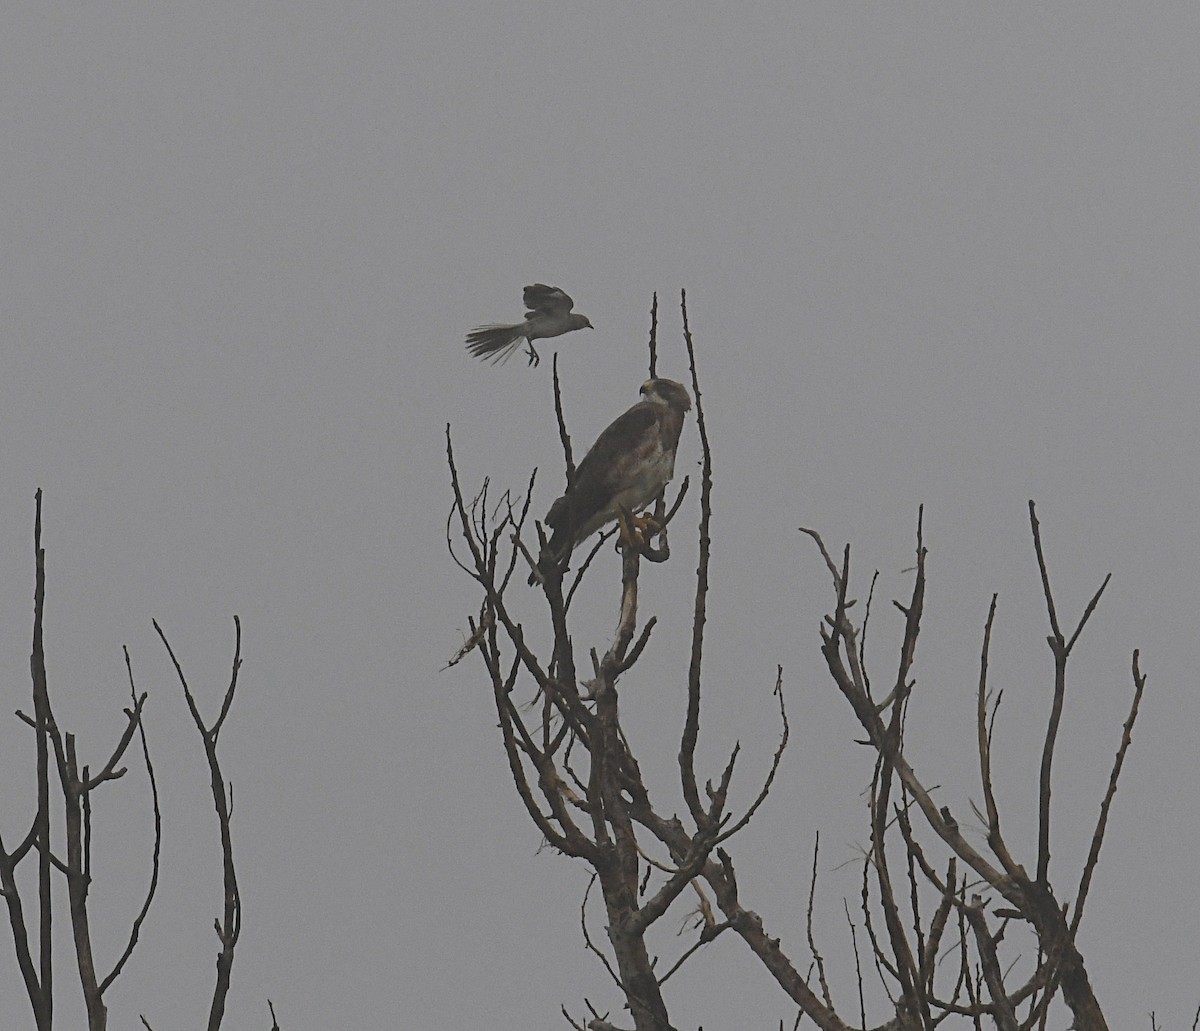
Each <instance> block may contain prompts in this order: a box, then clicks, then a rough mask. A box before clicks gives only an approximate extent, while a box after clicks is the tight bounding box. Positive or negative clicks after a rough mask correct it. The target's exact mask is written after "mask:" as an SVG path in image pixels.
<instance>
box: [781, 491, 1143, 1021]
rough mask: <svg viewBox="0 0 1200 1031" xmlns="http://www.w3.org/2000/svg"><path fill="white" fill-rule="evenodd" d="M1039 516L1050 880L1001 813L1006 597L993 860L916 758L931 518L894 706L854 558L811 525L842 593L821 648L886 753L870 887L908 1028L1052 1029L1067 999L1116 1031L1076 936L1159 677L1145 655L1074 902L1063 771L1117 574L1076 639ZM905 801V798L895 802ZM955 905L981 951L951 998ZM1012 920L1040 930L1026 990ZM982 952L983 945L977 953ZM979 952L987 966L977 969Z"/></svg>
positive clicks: (985, 785)
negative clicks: (873, 653)
mask: <svg viewBox="0 0 1200 1031" xmlns="http://www.w3.org/2000/svg"><path fill="white" fill-rule="evenodd" d="M1029 518H1030V525H1031V529H1032V535H1033V543H1034V550H1035V553H1036V556H1037V562H1038V568H1039V571H1040V574H1041V581H1042V587H1043V594H1044V597H1045V602H1046V611H1047V615H1048V617H1049V622H1050V628H1051V633H1050V636H1049V637H1048V638H1047V641H1048V643H1049V645H1050V650H1051V654H1052V656H1053V658H1054V681H1053V683H1054V686H1053V690H1052V693H1051V704H1050V711H1049V714H1048V716H1047V721H1046V729H1045V739H1044V745H1043V751H1042V762H1041V766H1040V770H1039V780H1038V791H1037V812H1038V827H1039V833H1038V847H1037V856H1036V867H1035V869H1036V871H1037V872H1036V874H1034V875H1032V876H1031V875H1030V874H1029V873H1028V872H1027V870H1026V867H1025V866H1024V865H1022V864H1021V863H1020V862H1018V861H1017V860H1016V859H1015V858H1014V856H1013V852H1012V850H1011V848H1010V846H1009V844H1008V842H1007V841H1006V839H1005V838H1004V835H1003V833H1002V831H1001V818H1000V809H999V806H998V804H997V801H996V796H995V791H994V789H993V785H992V730H993V724H994V720H995V715H996V710H997V708H998V706H999V704H1000V696H999V694H998V695H997V696H996V698H995V699H994V700H993V699H991V697H990V693H989V690H988V653H989V648H990V644H991V636H992V627H993V624H994V620H995V618H996V605H997V598H996V596H993V597H992V601H991V606H990V608H989V611H988V615H987V620H986V622H985V624H984V630H983V647H982V653H981V657H980V674H979V684H978V689H977V696H976V699H977V701H976V719H975V728H974V730H975V738H976V748H977V753H978V759H979V775H980V788H981V791H982V798H983V803H984V808H983V811H980V810H979V809H977V808H976V809H975V816H976V817H977V818H978V819H979V820H980V822H981V823H982V824H983V826H984V829H985V831H986V837H985V840H986V844H987V850H988V853H990V854H986V855H985V854H984V853H982V852H980V851H979V850H977V849H976V848H975V847H974V846H973V845H972V844H971V843H970V842H969V841H968V840H967V839H966V838H965V837H964V835H963V833H962V830H961V829H960V822H959V820H958V819H957V818H956V817H955V816H954V815H953V814H952V813H951V811H950V809H949V807H947V806H944V805H943V806H938V805H937V804H936V802H935V801H934V799H933V790H934V789H933V788H931V787H930V786H928V785H927V784H926V783H925V782H923V781H922V780H921V779H920V778H919V777H918V776H917V775H916V773H915V772H914V769H913V764H912V763H911V762H910V761H909V758H908V754H907V752H906V749H905V742H904V731H905V716H906V712H907V706H908V701H909V698H910V697H911V693H912V691H913V688H914V686H915V684H916V679H915V676H914V675H913V668H914V659H915V655H916V649H917V641H918V637H919V635H920V629H921V617H922V613H923V607H924V598H925V587H926V581H925V554H926V553H925V546H924V540H923V532H922V525H921V520H920V519H918V523H917V564H916V570H915V574H916V575H915V578H914V583H913V592H912V596H911V599H910V600H909V602H908V604H907V605H901V604H900V603H899V602H897V603H895V604H896V605H897V607H898V608H899V609H900V611H901V612H902V613H903V615H904V618H905V623H904V633H903V638H902V642H901V648H900V661H899V664H898V668H897V672H896V678H895V681H894V682H893V686H892V687H891V690H890V691H889V693H888V694H887V696H886V697H885V698H883V699H882V700H877V699H876V698H875V697H874V696H873V694H872V691H871V682H870V678H869V677H868V675H867V672H866V667H865V661H864V653H863V648H862V646H861V637H862V635H863V634H864V633H865V629H866V619H867V617H866V616H864V621H863V625H862V626H861V627H859V628H856V627H855V626H854V625H853V624H852V622H851V620H850V618H849V615H848V611H849V609H850V607H851V606H852V605H853V601H852V600H850V599H848V597H847V592H848V585H849V582H850V549H849V547H847V548H846V549H845V551H844V553H843V556H842V561H841V564H840V566H839V565H838V564H837V563H835V562H834V560H833V558H832V556H831V555H830V554H829V552H828V551H827V550H826V548H825V545H824V542H823V541H822V540H821V537H820V535H819V534H817V533H816V532H815V531H812V530H807V529H804V530H802V532H804V533H806V534H808V535H809V536H811V537H812V538H813V540H814V541H815V542H816V544H817V546H818V548H819V549H820V551H821V555H822V556H823V558H824V559H825V563H826V566H827V567H828V569H829V572H830V575H831V577H832V579H833V584H834V590H835V594H836V605H835V607H834V610H833V612H832V613H831V614H830V615H829V616H827V617H826V621H825V625H824V626H822V628H821V638H822V649H821V650H822V653H823V655H824V657H825V661H826V664H827V665H828V668H829V672H830V674H831V676H832V677H833V680H834V682H835V683H836V685H837V687H838V689H839V690H840V691H841V693H842V695H843V696H844V697H845V698H846V700H847V701H848V702H849V703H850V706H851V708H852V709H853V711H854V714H855V716H856V717H857V719H858V721H859V723H860V725H861V726H862V728H863V730H864V731H866V734H867V742H868V743H869V744H870V745H871V747H872V748H873V749H874V750H875V752H876V757H877V759H876V764H875V772H874V775H873V778H872V781H871V786H870V816H871V828H872V834H871V847H870V850H869V854H868V858H867V863H866V866H865V868H864V899H865V898H866V890H867V889H866V884H867V879H868V878H869V877H873V880H874V883H875V889H876V892H877V903H878V906H879V908H880V909H881V910H882V912H883V916H884V932H883V934H881V935H880V936H879V937H876V936H875V935H874V932H873V931H872V932H871V933H872V943H873V947H874V949H875V952H876V956H877V958H878V961H879V965H880V967H881V968H882V969H883V970H884V971H886V978H885V980H886V981H888V982H890V984H889V988H890V989H891V991H892V992H893V993H894V997H895V998H896V1000H897V1019H898V1020H900V1026H902V1027H909V1026H911V1027H914V1028H918V1027H919V1028H925V1027H932V1026H934V1025H935V1024H936V1023H938V1022H939V1020H940V1019H941V1018H943V1017H944V1016H946V1015H948V1014H952V1013H957V1014H962V1015H966V1016H973V1017H976V1018H978V1017H981V1016H985V1015H986V1016H987V1017H989V1018H990V1019H991V1020H992V1021H993V1022H994V1023H995V1024H996V1026H997V1027H998V1028H1001V1029H1003V1031H1016V1029H1017V1028H1027V1027H1035V1026H1037V1027H1040V1026H1044V1024H1045V1020H1046V1014H1047V1013H1048V1008H1049V1005H1050V1002H1051V1001H1052V1000H1053V999H1054V998H1055V997H1056V996H1057V995H1058V993H1059V992H1061V994H1062V998H1063V1001H1064V1002H1065V1003H1066V1005H1067V1006H1068V1007H1069V1008H1070V1010H1071V1013H1072V1016H1073V1017H1074V1027H1075V1028H1077V1029H1078V1031H1107V1027H1108V1024H1107V1023H1106V1021H1105V1018H1104V1015H1103V1012H1102V1010H1101V1008H1100V1004H1099V1002H1098V1001H1097V998H1096V995H1095V993H1094V991H1093V989H1092V985H1091V981H1090V979H1089V977H1088V973H1087V968H1086V965H1085V963H1084V959H1083V956H1082V954H1081V953H1080V951H1079V948H1078V945H1077V941H1076V937H1077V932H1078V930H1079V925H1080V921H1081V920H1082V917H1083V909H1084V904H1085V902H1086V900H1087V895H1088V889H1089V887H1090V885H1091V881H1092V877H1093V875H1094V873H1095V869H1096V864H1097V862H1098V860H1099V855H1100V849H1101V846H1102V844H1103V841H1104V835H1105V831H1106V828H1107V825H1108V816H1109V811H1110V808H1111V805H1112V800H1113V796H1114V795H1115V793H1116V789H1117V782H1118V779H1119V777H1120V773H1121V769H1122V766H1123V764H1124V761H1125V754H1126V751H1127V750H1128V748H1129V744H1130V740H1131V737H1132V732H1133V726H1134V722H1135V721H1136V719H1137V714H1138V707H1139V705H1140V704H1141V699H1142V692H1143V689H1144V687H1145V683H1146V678H1145V675H1144V674H1142V672H1141V670H1140V668H1139V660H1138V653H1137V652H1136V651H1135V652H1134V653H1133V660H1132V679H1133V697H1132V700H1131V703H1130V709H1129V714H1128V717H1127V718H1126V720H1125V725H1124V729H1123V732H1122V735H1121V740H1120V743H1119V745H1118V748H1117V752H1116V757H1115V759H1114V762H1113V765H1112V769H1111V772H1110V774H1109V778H1108V784H1107V787H1106V789H1105V792H1104V795H1103V798H1102V801H1101V804H1100V814H1099V818H1098V820H1097V823H1096V826H1095V829H1094V832H1093V834H1092V841H1091V846H1090V848H1089V851H1088V855H1087V857H1086V859H1085V860H1084V862H1083V865H1082V867H1081V869H1080V870H1079V871H1078V872H1077V873H1076V874H1075V875H1074V876H1073V877H1071V878H1070V879H1071V880H1074V881H1075V882H1076V884H1077V887H1076V888H1075V890H1074V892H1073V897H1068V899H1067V900H1061V899H1060V898H1059V895H1058V894H1057V893H1056V891H1055V888H1054V886H1053V884H1052V882H1051V878H1050V876H1049V867H1050V844H1049V842H1050V836H1049V828H1050V818H1051V790H1050V782H1051V776H1050V775H1051V769H1052V766H1053V761H1054V749H1055V744H1056V742H1057V735H1058V730H1059V722H1060V718H1061V714H1062V708H1063V698H1064V695H1065V692H1066V684H1067V659H1068V657H1069V656H1070V654H1071V651H1072V649H1073V648H1074V646H1075V644H1076V642H1077V641H1078V640H1079V636H1080V634H1081V633H1082V632H1083V628H1084V626H1085V625H1086V624H1087V621H1088V619H1089V618H1090V617H1091V615H1092V613H1093V612H1094V611H1095V609H1096V606H1097V604H1098V603H1099V601H1100V597H1101V595H1102V594H1103V593H1104V589H1105V587H1107V585H1108V582H1109V579H1110V577H1109V576H1106V577H1105V578H1104V581H1103V583H1101V585H1100V587H1099V589H1098V590H1097V591H1096V593H1095V594H1094V595H1093V597H1092V599H1091V600H1090V601H1089V602H1088V604H1087V606H1086V607H1085V608H1084V611H1083V613H1082V615H1081V616H1080V618H1079V621H1078V623H1077V624H1076V626H1075V628H1074V630H1073V631H1072V632H1071V634H1070V637H1067V636H1066V635H1065V634H1064V633H1063V631H1062V629H1061V628H1060V625H1059V620H1058V614H1057V611H1056V607H1055V603H1054V595H1053V592H1052V590H1051V586H1050V577H1049V573H1048V572H1047V566H1046V558H1045V553H1044V550H1043V547H1042V536H1041V530H1040V526H1039V523H1038V520H1037V513H1036V509H1035V507H1034V504H1033V502H1032V501H1031V502H1030V503H1029ZM867 612H868V613H869V603H868V609H867ZM897 794H898V795H899V798H898V799H897V800H895V801H893V799H894V796H896V795H897ZM914 813H915V814H916V815H917V816H918V817H919V820H918V821H916V822H914V820H913V818H912V815H913V814H914ZM918 826H919V827H920V829H921V830H923V832H924V833H925V834H927V835H932V837H933V839H934V840H936V841H938V842H940V846H941V848H942V850H943V851H944V852H948V853H949V854H950V859H949V863H948V866H947V870H946V873H945V874H944V875H943V874H939V872H938V871H937V870H936V869H935V868H934V866H933V865H932V864H931V863H930V862H929V860H928V859H927V858H926V856H927V852H926V848H927V845H926V844H922V842H921V840H920V838H919V835H918ZM893 828H894V830H893ZM897 837H898V840H897ZM892 844H895V847H896V851H898V852H899V853H900V855H902V856H903V857H904V858H905V860H906V870H905V878H906V881H907V886H908V889H909V890H908V895H909V901H908V909H909V911H908V913H907V914H905V913H904V912H903V910H904V904H903V903H902V902H901V901H900V899H899V898H898V892H897V890H896V886H895V883H894V881H893V876H892V864H891V860H890V859H889V855H890V854H891V852H892V848H891V846H892ZM958 864H962V866H963V867H965V868H966V869H967V870H968V871H970V874H967V873H964V874H963V875H962V877H961V878H959V877H958V876H957V870H958V868H959V867H958ZM930 886H931V887H932V889H933V894H934V897H935V898H936V899H937V900H938V901H937V905H936V910H935V912H934V914H933V916H932V917H929V916H928V915H926V913H925V912H924V911H923V910H922V909H921V903H920V899H921V896H922V890H921V889H922V887H925V888H926V889H927V888H928V887H930ZM952 908H953V909H956V910H957V911H958V912H959V913H960V916H961V918H962V919H963V920H964V921H965V928H966V930H968V931H969V936H970V939H971V941H970V943H967V942H966V941H965V935H964V943H963V947H962V963H961V964H960V966H959V969H958V971H957V972H956V974H955V975H954V977H953V978H952V984H951V986H950V990H949V994H944V993H940V992H939V991H938V989H937V986H936V985H935V982H934V978H935V975H936V973H937V965H936V959H937V944H938V943H940V940H941V936H942V934H943V933H944V931H945V927H946V922H947V919H948V916H949V914H950V911H951V909H952ZM869 912H870V911H869V909H868V908H867V907H866V905H865V904H864V915H865V918H866V920H867V921H868V928H869V929H870V924H869V921H870V915H869ZM1010 924H1015V925H1017V926H1018V927H1023V928H1025V929H1027V931H1028V933H1030V934H1032V936H1033V939H1034V943H1035V945H1036V955H1037V961H1036V963H1035V964H1034V967H1033V969H1032V970H1031V971H1030V972H1029V973H1028V974H1027V975H1025V976H1024V977H1023V978H1022V979H1020V983H1017V984H1014V983H1013V981H1012V978H1011V976H1007V975H1008V971H1010V970H1011V969H1012V967H1011V966H1007V967H1006V966H1004V965H1003V964H1002V962H1001V959H1000V951H1001V947H1002V943H1003V942H1004V941H1005V937H1006V933H1007V929H1008V927H1009V926H1010ZM910 926H911V927H912V928H913V931H912V933H910V930H909V928H910ZM926 929H928V933H926ZM969 944H970V945H971V948H968V945H969ZM972 950H973V955H974V960H973V961H970V960H969V956H970V955H971V954H972ZM969 963H973V965H969ZM973 982H974V985H976V986H978V985H981V986H982V991H979V990H978V989H977V988H973ZM964 996H965V1002H964V1001H963V1000H964Z"/></svg>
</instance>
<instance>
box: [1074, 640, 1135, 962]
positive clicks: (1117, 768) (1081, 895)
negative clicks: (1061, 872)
mask: <svg viewBox="0 0 1200 1031" xmlns="http://www.w3.org/2000/svg"><path fill="white" fill-rule="evenodd" d="M1145 686H1146V677H1145V674H1143V673H1142V672H1141V670H1140V669H1139V668H1138V653H1137V651H1134V653H1133V702H1132V703H1131V704H1130V706H1129V715H1128V716H1127V717H1126V718H1125V726H1124V727H1123V728H1122V731H1121V743H1120V745H1119V746H1118V747H1117V755H1116V758H1115V759H1114V760H1113V767H1112V773H1110V774H1109V777H1108V790H1107V791H1105V792H1104V801H1103V802H1101V803H1100V819H1099V820H1097V821H1096V829H1095V831H1094V832H1093V833H1092V844H1091V847H1090V848H1089V849H1088V857H1087V861H1086V862H1085V863H1084V865H1083V877H1082V878H1081V879H1080V882H1079V892H1078V893H1077V894H1076V896H1075V912H1074V914H1073V915H1072V917H1071V937H1072V938H1074V937H1075V933H1076V932H1077V931H1078V930H1079V922H1080V920H1082V919H1083V906H1084V903H1085V902H1086V901H1087V894H1088V888H1089V887H1091V883H1092V875H1093V874H1094V873H1095V870H1096V863H1097V861H1098V860H1099V858H1100V846H1101V845H1102V844H1103V843H1104V832H1105V830H1106V828H1107V827H1108V813H1109V809H1110V808H1111V806H1112V800H1113V796H1114V795H1115V794H1116V793H1117V780H1118V778H1120V776H1121V766H1122V765H1123V764H1124V762H1125V753H1126V752H1127V751H1128V750H1129V744H1130V742H1131V741H1132V740H1133V725H1134V723H1136V722H1137V716H1138V706H1139V705H1141V703H1142V690H1143V688H1145Z"/></svg>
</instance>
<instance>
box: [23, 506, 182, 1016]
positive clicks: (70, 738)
mask: <svg viewBox="0 0 1200 1031" xmlns="http://www.w3.org/2000/svg"><path fill="white" fill-rule="evenodd" d="M33 535H34V558H35V580H34V616H33V651H32V653H31V655H30V672H31V675H32V680H33V716H32V717H31V716H28V715H26V714H25V713H23V712H20V711H18V712H17V716H18V717H19V718H20V719H21V720H22V721H23V722H25V723H26V724H28V725H29V726H30V727H31V728H32V729H33V732H34V736H35V742H36V784H37V788H36V797H37V808H36V811H35V814H34V818H33V822H32V826H31V828H30V831H29V833H28V834H27V835H26V836H25V838H24V839H23V840H22V841H21V843H20V844H18V845H17V847H16V848H14V849H13V850H12V851H11V852H9V851H8V850H7V849H6V848H5V846H4V843H3V841H0V892H2V893H3V895H4V898H5V902H6V904H7V907H8V916H9V927H10V929H11V931H12V939H13V946H14V948H15V950H16V954H17V964H18V966H19V968H20V970H21V974H22V978H23V980H24V984H25V991H26V994H27V995H28V997H29V1002H30V1005H31V1007H32V1009H33V1016H34V1023H35V1025H36V1026H37V1027H38V1029H39V1031H42V1029H49V1028H50V1027H51V1026H52V1025H53V1020H54V964H53V949H52V944H53V943H52V930H53V920H54V917H53V914H54V891H53V885H52V882H51V873H52V871H54V870H57V871H58V872H59V873H60V874H62V875H63V876H64V877H65V879H66V886H67V900H68V907H67V912H68V919H69V921H70V925H71V932H72V938H73V942H74V951H75V960H76V968H77V972H78V975H79V983H80V987H81V988H82V990H83V997H84V1003H85V1005H86V1008H87V1019H88V1028H89V1031H103V1029H104V1028H105V1027H106V1026H107V1022H108V1012H107V1008H106V1007H105V1005H104V993H105V991H106V990H107V989H108V987H109V986H110V985H111V984H112V983H113V981H115V980H116V978H117V977H118V976H119V975H120V973H121V971H122V969H123V968H124V966H125V964H126V962H127V961H128V959H129V957H130V956H131V955H132V953H133V950H134V947H135V946H136V944H137V940H138V933H139V931H140V929H141V926H142V922H143V921H144V920H145V917H146V913H147V912H148V911H149V908H150V904H151V902H152V901H153V898H154V893H155V890H156V888H157V885H158V875H159V854H160V847H161V843H162V822H161V814H160V811H159V807H158V788H157V784H156V782H155V779H154V767H153V765H152V764H151V762H150V752H149V749H148V746H147V743H146V731H145V725H144V723H143V720H142V710H143V707H144V705H145V703H146V695H145V693H142V694H140V695H139V694H138V692H137V689H136V687H135V686H134V681H133V669H132V666H131V665H130V663H129V656H128V653H126V656H125V658H126V670H127V672H128V674H129V688H130V695H131V699H132V703H133V704H132V706H131V707H130V708H128V709H126V710H125V717H126V722H125V728H124V730H123V732H122V733H121V736H120V739H119V740H118V742H117V744H116V746H115V747H114V748H113V750H112V752H111V754H110V755H109V757H108V759H107V760H106V761H105V763H104V765H103V766H102V767H101V768H100V771H99V772H98V773H96V774H94V775H93V774H92V773H91V770H90V768H89V767H88V766H87V765H82V766H81V765H80V762H79V758H78V751H77V747H76V741H75V735H74V734H72V733H69V732H64V731H61V730H60V729H59V726H58V723H57V722H56V720H55V718H54V712H53V708H52V706H51V703H50V690H49V685H48V681H47V677H46V659H45V646H44V637H43V617H44V612H45V598H46V553H45V550H44V549H43V548H42V492H41V491H40V490H39V491H38V492H37V493H36V495H35V515H34V534H33ZM135 733H137V734H138V735H139V737H140V740H141V745H142V756H143V759H144V761H145V764H146V772H147V775H148V777H149V780H150V790H151V800H152V806H153V811H154V828H155V830H154V849H153V857H152V860H151V874H150V884H149V887H148V889H147V892H146V895H145V898H144V900H143V902H142V905H141V907H140V909H139V911H138V913H137V915H136V916H135V917H134V919H133V922H132V925H131V928H130V932H129V938H128V941H127V942H126V943H125V945H124V946H123V948H122V949H121V952H120V953H119V955H118V956H117V959H116V960H115V962H114V963H113V965H112V967H111V968H110V969H109V971H108V972H107V973H104V974H101V973H100V972H98V970H97V966H96V958H95V950H94V946H93V941H92V931H91V921H90V916H89V910H88V902H89V894H90V891H91V887H92V806H91V798H92V793H93V792H94V791H96V789H98V788H99V787H100V786H101V785H102V784H107V783H109V782H110V781H116V780H119V779H120V778H121V777H123V776H124V775H125V773H126V767H124V766H121V765H119V764H120V763H121V761H122V759H123V758H124V755H125V752H126V751H127V749H128V748H129V745H130V744H131V743H132V741H133V737H134V734H135ZM52 755H53V760H54V771H55V773H56V774H57V780H58V785H59V788H60V789H61V791H62V802H63V815H64V823H65V841H64V844H65V849H66V851H65V854H59V853H57V852H56V851H55V849H54V846H53V843H52V841H51V837H50V827H51V821H50V812H51V798H50V795H51V792H50V779H51V774H50V768H51V756H52ZM31 850H32V851H34V852H36V853H37V855H38V896H37V910H38V958H39V960H38V963H37V965H36V966H35V964H34V961H33V953H32V948H31V946H30V942H29V932H28V928H27V926H26V922H25V917H24V902H23V900H22V897H21V892H20V889H19V887H18V885H17V881H16V868H17V865H18V864H19V863H20V862H21V861H22V859H24V858H25V856H26V855H29V854H30V852H31ZM64 855H65V857H64Z"/></svg>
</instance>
